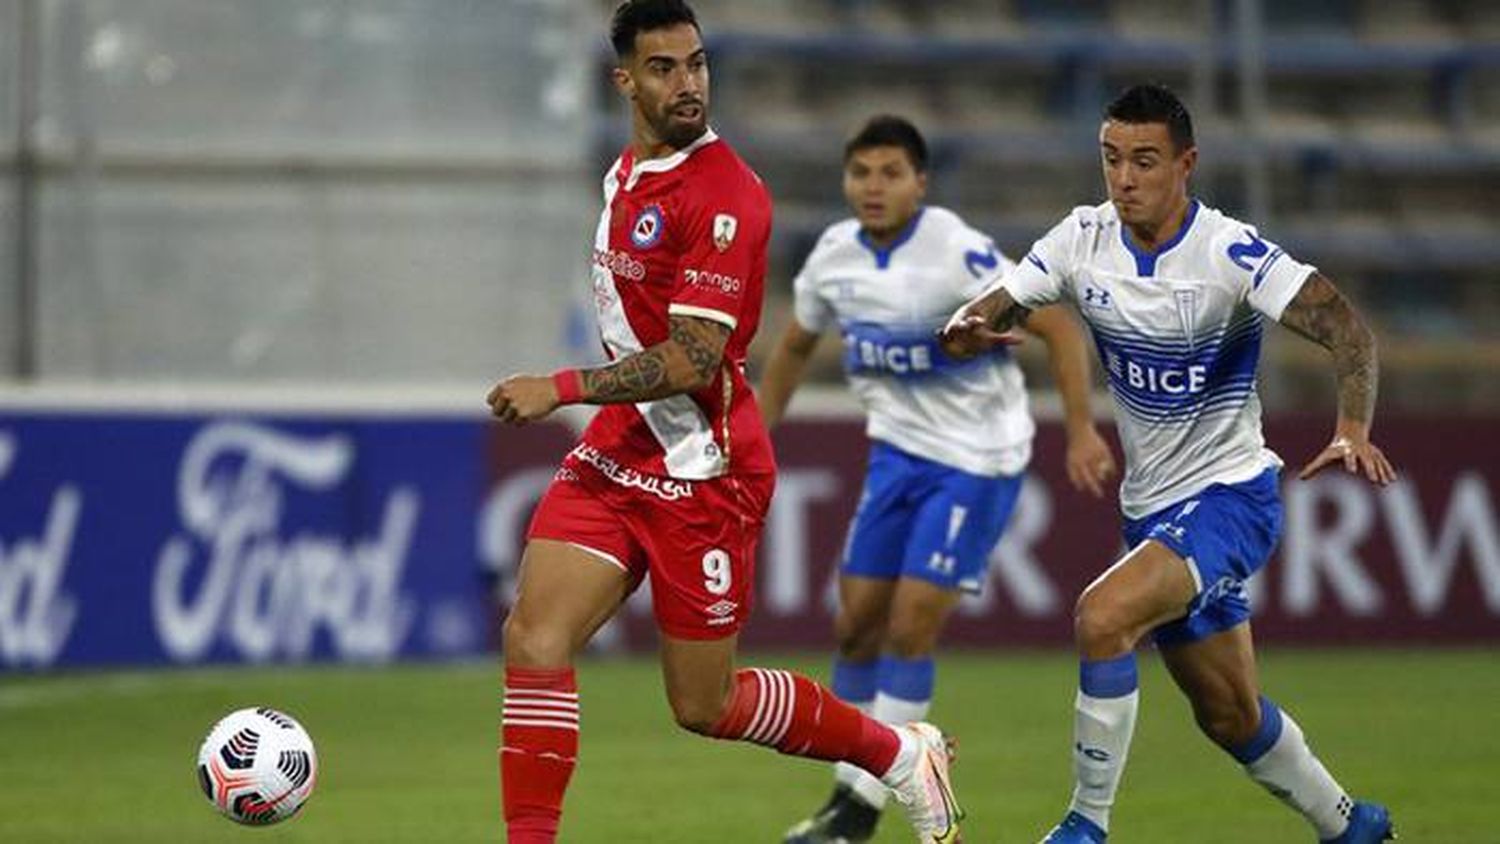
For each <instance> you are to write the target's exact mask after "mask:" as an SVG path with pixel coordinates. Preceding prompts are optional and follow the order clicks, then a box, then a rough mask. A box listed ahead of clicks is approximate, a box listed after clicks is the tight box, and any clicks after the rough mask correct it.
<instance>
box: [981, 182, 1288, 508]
mask: <svg viewBox="0 0 1500 844" xmlns="http://www.w3.org/2000/svg"><path fill="white" fill-rule="evenodd" d="M1313 269H1314V268H1313V267H1311V266H1308V265H1307V264H1303V263H1299V262H1298V261H1295V260H1293V259H1292V257H1291V256H1289V255H1287V254H1286V253H1285V252H1283V251H1282V250H1281V249H1280V248H1279V247H1277V246H1276V245H1275V244H1274V243H1271V242H1270V241H1267V240H1265V239H1263V238H1261V237H1260V235H1259V234H1258V233H1257V232H1256V230H1255V228H1254V227H1253V226H1249V225H1246V224H1245V223H1241V222H1239V221H1238V220H1235V219H1233V218H1231V217H1228V216H1225V215H1224V214H1222V213H1220V212H1219V211H1217V210H1215V209H1213V208H1208V207H1206V206H1203V205H1201V204H1200V203H1199V202H1198V201H1197V200H1194V201H1193V203H1192V206H1191V208H1190V209H1189V211H1188V215H1187V218H1186V219H1185V220H1184V222H1183V225H1182V229H1181V230H1179V231H1178V233H1177V235H1176V236H1175V237H1173V238H1172V239H1171V240H1170V241H1168V242H1166V243H1164V244H1162V246H1161V248H1160V249H1159V250H1158V251H1157V252H1155V253H1154V254H1148V253H1145V252H1142V251H1141V250H1140V249H1139V248H1138V247H1137V246H1136V244H1135V242H1134V241H1132V240H1130V239H1129V236H1128V235H1127V233H1126V232H1125V231H1124V227H1123V226H1122V225H1121V224H1120V218H1119V216H1118V215H1117V213H1116V212H1115V208H1114V206H1113V205H1111V204H1109V203H1107V202H1106V203H1104V204H1102V205H1099V206H1096V207H1087V206H1085V207H1079V208H1075V209H1074V210H1073V213H1071V214H1069V215H1068V216H1067V218H1065V219H1064V220H1063V221H1062V222H1061V223H1059V224H1058V225H1057V226H1056V227H1055V228H1053V229H1052V231H1050V232H1048V233H1047V234H1046V235H1045V236H1043V237H1042V239H1041V240H1039V241H1037V242H1036V245H1035V246H1033V247H1032V250H1031V252H1030V253H1028V254H1027V255H1026V257H1025V258H1024V259H1023V260H1022V261H1021V262H1020V263H1019V264H1017V265H1016V267H1015V268H1014V269H1013V270H1012V271H1011V272H1009V273H1007V274H1006V276H1005V278H1004V279H1002V280H1001V282H1000V283H1001V284H1002V285H1003V286H1004V287H1005V288H1006V290H1008V291H1009V292H1010V294H1011V297H1012V298H1014V299H1015V300H1016V301H1017V302H1018V303H1020V304H1022V305H1025V306H1026V307H1029V308H1037V307H1041V306H1043V305H1048V304H1052V303H1054V302H1057V301H1059V300H1062V299H1070V300H1072V301H1073V302H1074V303H1075V304H1076V305H1077V307H1078V311H1079V313H1080V314H1081V315H1082V316H1083V319H1084V321H1085V322H1087V323H1088V326H1089V329H1090V331H1091V332H1092V333H1093V337H1094V343H1095V345H1096V346H1097V348H1098V351H1099V360H1100V362H1101V363H1102V364H1103V366H1104V369H1105V372H1106V373H1107V376H1108V379H1109V387H1110V392H1111V393H1112V394H1113V395H1114V401H1115V417H1116V420H1117V422H1118V424H1119V431H1120V440H1121V442H1122V443H1123V444H1124V448H1125V477H1124V480H1123V482H1122V483H1121V486H1120V503H1121V508H1122V509H1123V510H1124V512H1125V515H1126V516H1127V517H1129V518H1141V517H1143V516H1145V515H1147V514H1149V513H1152V512H1155V511H1156V510H1159V509H1161V508H1162V507H1165V506H1168V505H1170V504H1173V503H1175V502H1178V501H1181V500H1184V499H1186V498H1189V497H1191V496H1193V495H1195V494H1196V493H1198V492H1199V491H1200V490H1202V489H1204V488H1205V487H1207V486H1209V485H1210V484H1215V483H1238V482H1241V481H1247V480H1250V479H1251V478H1254V477H1255V476H1257V475H1259V474H1260V473H1262V472H1264V471H1265V470H1266V469H1267V468H1270V467H1279V466H1280V465H1281V458H1279V457H1277V456H1276V454H1275V452H1272V451H1271V450H1269V449H1267V448H1266V445H1265V438H1264V437H1263V436H1262V434H1261V425H1260V399H1259V397H1258V396H1257V395H1256V392H1255V374H1256V366H1257V365H1258V363H1259V360H1260V342H1261V331H1262V324H1263V321H1264V318H1265V317H1269V318H1270V319H1272V320H1278V319H1280V318H1281V312H1282V311H1283V310H1284V309H1285V308H1286V306H1287V304H1288V303H1289V302H1291V300H1292V298H1293V297H1294V296H1296V294H1297V291H1298V290H1300V289H1301V288H1302V284H1303V282H1304V281H1306V279H1307V278H1308V276H1309V275H1311V274H1312V272H1313Z"/></svg>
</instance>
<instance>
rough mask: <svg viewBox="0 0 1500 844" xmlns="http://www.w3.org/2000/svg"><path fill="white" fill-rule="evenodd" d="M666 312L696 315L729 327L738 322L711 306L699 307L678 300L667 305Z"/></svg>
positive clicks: (738, 322)
mask: <svg viewBox="0 0 1500 844" xmlns="http://www.w3.org/2000/svg"><path fill="white" fill-rule="evenodd" d="M667 313H669V314H676V315H678V316H690V317H698V318H699V319H706V320H710V321H712V322H717V323H720V324H722V325H727V326H729V327H730V328H734V327H735V326H737V325H739V324H740V321H739V320H737V319H735V318H734V317H732V316H730V315H729V314H726V313H724V312H723V311H718V310H714V309H713V308H700V307H698V306H697V305H684V304H681V303H679V302H673V303H672V304H670V305H668V306H667Z"/></svg>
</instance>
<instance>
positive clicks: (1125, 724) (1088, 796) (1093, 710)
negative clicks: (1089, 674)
mask: <svg viewBox="0 0 1500 844" xmlns="http://www.w3.org/2000/svg"><path fill="white" fill-rule="evenodd" d="M1140 700H1141V693H1140V692H1139V691H1137V690H1132V691H1131V692H1129V693H1128V694H1125V695H1122V696H1119V697H1091V696H1089V695H1087V694H1084V693H1083V692H1082V691H1080V692H1078V697H1077V699H1076V701H1075V703H1074V707H1075V710H1076V711H1075V713H1074V718H1073V775H1074V779H1075V785H1074V788H1073V803H1072V805H1071V806H1070V807H1069V808H1071V809H1072V811H1075V812H1077V813H1078V814H1080V815H1083V816H1084V817H1086V818H1088V819H1089V820H1091V821H1093V822H1094V823H1095V824H1098V826H1099V828H1100V829H1103V830H1106V831H1107V830H1108V829H1109V810H1110V807H1112V806H1113V805H1114V803H1115V792H1116V791H1117V790H1119V788H1120V777H1121V775H1123V774H1124V773H1125V759H1126V757H1127V755H1128V754H1129V753H1130V738H1131V736H1132V735H1134V733H1135V713H1136V709H1137V708H1138V706H1139V704H1140Z"/></svg>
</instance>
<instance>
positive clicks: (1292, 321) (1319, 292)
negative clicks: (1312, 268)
mask: <svg viewBox="0 0 1500 844" xmlns="http://www.w3.org/2000/svg"><path fill="white" fill-rule="evenodd" d="M1281 324H1282V325H1285V326H1286V327H1287V328H1290V329H1291V330H1292V331H1294V332H1296V333H1298V334H1300V335H1302V336H1303V337H1306V338H1307V339H1309V340H1311V341H1313V342H1314V343H1317V344H1318V345H1320V346H1322V347H1323V348H1325V349H1327V350H1328V352H1329V354H1331V355H1332V356H1333V366H1334V373H1335V376H1336V377H1337V383H1338V396H1339V418H1338V422H1337V424H1336V425H1335V426H1334V431H1333V440H1332V441H1331V442H1330V443H1329V444H1328V446H1327V447H1326V448H1324V449H1323V451H1322V452H1321V453H1320V454H1318V456H1317V457H1315V458H1313V459H1312V461H1311V462H1309V463H1308V464H1307V465H1306V466H1304V467H1303V469H1302V471H1301V473H1300V477H1302V478H1310V477H1312V476H1313V475H1315V474H1317V473H1318V472H1319V471H1321V470H1322V469H1323V468H1324V467H1325V466H1329V465H1332V464H1335V463H1339V462H1342V463H1343V464H1344V468H1345V469H1346V470H1347V471H1349V472H1351V473H1353V474H1363V475H1364V476H1365V477H1367V478H1369V479H1370V480H1371V481H1374V482H1375V483H1377V484H1388V483H1390V482H1391V481H1394V480H1395V479H1396V470H1395V468H1394V467H1393V466H1391V463H1390V461H1389V460H1387V459H1386V456H1385V454H1384V453H1382V452H1381V450H1380V449H1379V448H1377V447H1376V446H1375V444H1374V443H1372V442H1370V424H1371V422H1372V421H1373V420H1374V417H1375V392H1376V386H1377V381H1378V379H1379V374H1380V364H1379V361H1378V359H1377V357H1376V354H1375V335H1374V334H1373V333H1371V331H1370V328H1369V326H1367V325H1366V324H1365V321H1364V320H1363V319H1361V318H1360V316H1359V314H1358V313H1357V312H1356V311H1355V310H1354V307H1353V306H1352V305H1350V304H1349V300H1348V299H1345V298H1344V295H1343V294H1342V293H1340V292H1339V291H1338V288H1336V287H1334V286H1333V282H1331V281H1329V280H1328V279H1327V278H1326V277H1324V276H1323V274H1322V273H1317V272H1315V273H1313V274H1312V275H1311V276H1309V277H1308V279H1307V281H1305V282H1303V284H1302V289H1301V290H1299V291H1298V292H1297V295H1296V296H1295V297H1294V298H1293V299H1292V301H1291V304H1289V305H1287V306H1286V310H1285V311H1283V312H1282V314H1281Z"/></svg>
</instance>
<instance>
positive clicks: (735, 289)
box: [682, 269, 745, 296]
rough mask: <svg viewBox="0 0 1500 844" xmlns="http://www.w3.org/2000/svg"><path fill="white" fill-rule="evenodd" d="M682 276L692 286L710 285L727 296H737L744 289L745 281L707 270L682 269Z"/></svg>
mask: <svg viewBox="0 0 1500 844" xmlns="http://www.w3.org/2000/svg"><path fill="white" fill-rule="evenodd" d="M682 277H683V280H685V281H686V282H687V283H688V284H691V285H693V286H694V287H712V288H714V289H715V290H718V291H719V292H721V293H724V294H727V295H729V296H738V295H739V294H740V291H742V290H744V289H745V283H744V282H743V281H740V280H739V279H737V278H735V277H734V276H732V275H725V274H723V273H715V272H710V271H708V270H693V269H687V270H683V271H682Z"/></svg>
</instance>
